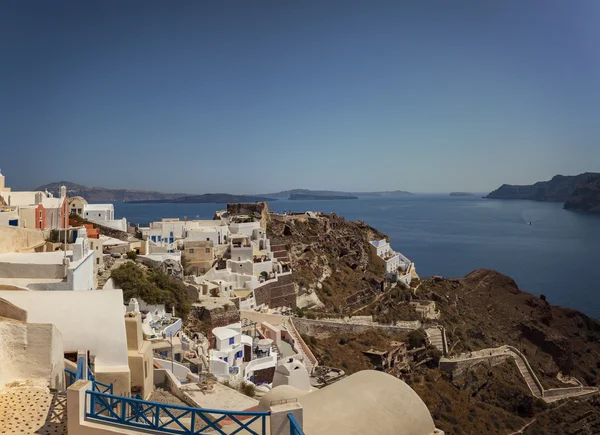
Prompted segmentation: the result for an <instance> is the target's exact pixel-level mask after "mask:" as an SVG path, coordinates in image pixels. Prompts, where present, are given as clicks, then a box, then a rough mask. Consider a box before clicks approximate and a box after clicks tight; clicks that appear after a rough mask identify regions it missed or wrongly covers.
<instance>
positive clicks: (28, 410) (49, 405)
mask: <svg viewBox="0 0 600 435" xmlns="http://www.w3.org/2000/svg"><path fill="white" fill-rule="evenodd" d="M18 433H20V434H34V433H35V434H43V435H51V434H52V435H64V434H66V433H67V397H66V396H65V395H64V394H57V393H50V392H49V391H48V390H47V389H45V388H36V387H18V388H14V389H10V390H7V391H3V392H2V393H1V394H0V434H18Z"/></svg>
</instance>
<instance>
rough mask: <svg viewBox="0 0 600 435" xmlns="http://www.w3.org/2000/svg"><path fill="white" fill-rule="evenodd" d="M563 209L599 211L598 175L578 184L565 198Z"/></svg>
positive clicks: (599, 189) (599, 178) (599, 190)
mask: <svg viewBox="0 0 600 435" xmlns="http://www.w3.org/2000/svg"><path fill="white" fill-rule="evenodd" d="M565 209H566V210H579V211H587V212H593V213H600V175H598V176H597V177H595V178H592V179H591V180H589V181H588V182H587V183H584V184H580V185H578V186H577V187H576V188H575V190H574V191H573V193H571V195H570V196H569V198H567V201H566V202H565Z"/></svg>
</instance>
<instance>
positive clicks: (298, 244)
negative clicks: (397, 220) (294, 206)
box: [268, 214, 386, 312]
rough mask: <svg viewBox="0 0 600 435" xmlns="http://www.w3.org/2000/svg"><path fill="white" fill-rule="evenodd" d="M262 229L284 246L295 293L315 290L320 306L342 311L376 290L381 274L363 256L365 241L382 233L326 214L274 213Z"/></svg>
mask: <svg viewBox="0 0 600 435" xmlns="http://www.w3.org/2000/svg"><path fill="white" fill-rule="evenodd" d="M268 233H269V237H270V238H271V239H272V244H283V245H285V247H286V249H287V250H288V252H289V255H290V262H291V265H292V270H293V277H294V283H295V284H296V286H297V288H298V291H299V293H300V294H302V293H307V292H312V291H314V292H316V294H317V295H318V297H319V299H320V300H321V301H322V302H323V303H324V304H325V310H326V311H336V312H344V311H345V310H349V309H350V308H351V307H352V306H353V305H355V304H358V303H360V302H359V301H363V300H364V301H366V300H371V299H373V297H374V295H376V294H377V292H379V291H380V289H381V284H382V277H383V275H382V271H378V270H376V269H375V268H374V267H373V266H372V265H371V264H370V262H369V241H371V240H376V239H377V240H379V239H383V238H385V237H386V236H385V234H383V233H381V232H379V231H377V230H376V229H375V228H373V227H370V226H369V225H367V224H365V223H362V222H351V221H346V220H345V219H344V218H343V217H339V216H336V215H335V214H331V215H321V216H319V217H316V218H307V217H304V216H303V217H301V218H298V219H286V220H284V219H280V218H276V217H274V218H272V219H271V221H270V222H269V226H268Z"/></svg>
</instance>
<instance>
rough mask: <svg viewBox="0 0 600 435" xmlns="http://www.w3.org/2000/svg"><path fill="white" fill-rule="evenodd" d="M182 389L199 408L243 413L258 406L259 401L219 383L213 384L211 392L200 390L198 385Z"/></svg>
mask: <svg viewBox="0 0 600 435" xmlns="http://www.w3.org/2000/svg"><path fill="white" fill-rule="evenodd" d="M181 389H182V390H183V392H184V394H185V395H186V396H188V397H189V398H190V399H192V401H194V403H196V405H197V406H198V407H199V408H209V409H224V410H228V411H242V410H245V409H249V408H252V407H254V406H257V405H258V400H255V399H252V398H251V397H248V396H246V395H244V394H242V393H240V392H239V391H237V390H234V389H233V388H229V387H227V386H225V385H223V384H220V383H218V382H216V383H214V384H212V389H211V390H209V391H206V390H204V391H202V390H200V387H198V385H196V384H186V385H183V386H182V388H181Z"/></svg>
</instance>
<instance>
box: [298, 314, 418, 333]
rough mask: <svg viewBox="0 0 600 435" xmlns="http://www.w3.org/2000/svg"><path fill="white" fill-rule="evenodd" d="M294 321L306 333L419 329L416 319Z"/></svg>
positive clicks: (299, 319)
mask: <svg viewBox="0 0 600 435" xmlns="http://www.w3.org/2000/svg"><path fill="white" fill-rule="evenodd" d="M294 323H295V325H296V328H297V329H298V331H299V332H300V333H302V334H307V335H318V334H319V333H321V334H322V333H324V332H325V333H339V332H340V330H342V331H345V332H351V333H357V334H360V333H363V332H366V331H369V330H372V329H378V330H384V331H392V332H406V331H412V330H414V329H419V327H420V326H421V322H419V321H418V320H416V321H414V322H402V323H400V324H397V325H396V326H388V325H368V324H367V325H363V324H356V323H342V322H327V321H323V320H310V319H304V318H299V317H296V318H294ZM417 325H418V326H417Z"/></svg>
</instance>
